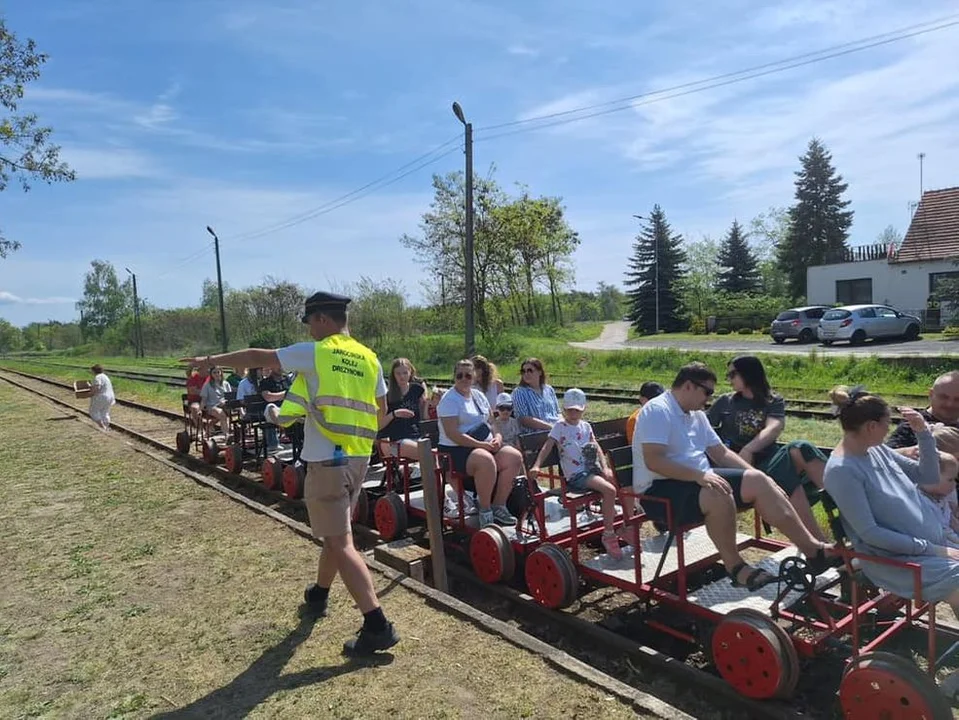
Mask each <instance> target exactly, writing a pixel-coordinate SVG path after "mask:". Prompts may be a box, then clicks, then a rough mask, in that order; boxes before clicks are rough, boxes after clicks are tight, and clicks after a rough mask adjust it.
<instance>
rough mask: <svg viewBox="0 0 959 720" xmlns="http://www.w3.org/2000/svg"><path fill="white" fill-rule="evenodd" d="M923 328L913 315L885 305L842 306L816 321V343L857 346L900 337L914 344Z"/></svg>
mask: <svg viewBox="0 0 959 720" xmlns="http://www.w3.org/2000/svg"><path fill="white" fill-rule="evenodd" d="M921 327H922V324H921V322H920V320H919V318H917V317H916V316H915V315H908V314H906V313H903V312H899V311H898V310H895V309H893V308H891V307H889V306H887V305H845V306H843V307H838V308H833V309H831V310H829V311H828V312H827V313H826V314H825V315H823V316H822V320H820V321H819V333H818V334H819V339H820V340H821V341H822V344H823V345H832V344H833V343H834V342H835V341H836V340H848V341H849V342H850V343H851V344H852V345H859V344H860V343H863V342H865V341H866V340H867V339H870V338H890V337H901V338H904V339H906V340H915V339H916V338H917V337H919V330H920V328H921Z"/></svg>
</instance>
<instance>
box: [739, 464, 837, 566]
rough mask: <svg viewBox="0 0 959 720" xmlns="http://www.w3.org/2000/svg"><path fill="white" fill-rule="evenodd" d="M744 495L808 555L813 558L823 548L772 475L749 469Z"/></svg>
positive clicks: (760, 512) (744, 478) (745, 479)
mask: <svg viewBox="0 0 959 720" xmlns="http://www.w3.org/2000/svg"><path fill="white" fill-rule="evenodd" d="M740 494H741V495H742V499H743V502H745V503H747V504H749V505H755V507H756V509H757V510H758V511H759V514H760V515H762V516H763V517H764V518H765V519H766V521H767V522H769V524H770V525H772V526H773V527H775V528H778V529H779V530H780V531H781V532H782V533H783V534H784V535H785V536H786V537H788V538H789V539H790V540H792V541H793V542H794V543H796V547H798V548H799V550H800V551H801V552H802V553H803V554H804V555H806V556H813V555H815V554H816V553H817V552H818V551H819V550H820V549H822V547H823V542H822V541H821V540H818V539H816V537H815V536H814V535H813V534H812V533H811V532H809V529H808V528H807V527H806V526H805V525H804V524H803V523H802V520H800V518H799V515H797V514H796V511H795V510H794V509H793V506H792V504H791V503H790V501H789V498H787V497H786V493H784V492H783V491H782V489H781V488H780V487H779V486H778V485H776V483H774V482H773V481H772V479H771V478H770V477H769V476H768V475H766V474H764V473H761V472H759V471H758V470H747V471H746V473H745V474H744V475H743V482H742V485H741V488H740ZM807 504H808V503H807Z"/></svg>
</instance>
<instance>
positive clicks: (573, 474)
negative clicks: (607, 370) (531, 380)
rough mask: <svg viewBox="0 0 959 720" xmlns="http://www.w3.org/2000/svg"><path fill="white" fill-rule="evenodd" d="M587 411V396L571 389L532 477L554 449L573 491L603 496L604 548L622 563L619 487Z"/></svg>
mask: <svg viewBox="0 0 959 720" xmlns="http://www.w3.org/2000/svg"><path fill="white" fill-rule="evenodd" d="M585 409H586V393H584V392H583V391H582V390H580V389H579V388H570V389H569V390H567V391H566V394H565V395H564V396H563V419H562V420H559V421H558V422H557V423H556V424H555V425H553V428H552V430H550V431H549V437H548V438H547V440H546V442H545V443H544V444H543V447H542V449H541V450H540V451H539V456H537V458H536V462H535V463H534V464H533V467H531V468H530V470H529V474H530V476H532V477H534V478H535V477H536V476H537V475H539V473H540V464H541V463H542V462H543V461H544V460H545V459H546V458H547V456H548V455H549V453H550V452H551V451H552V449H553V447H554V446H555V447H556V448H557V449H558V451H559V463H560V466H561V467H562V470H563V477H564V478H566V487H567V488H569V489H570V490H574V491H578V492H585V491H588V490H592V491H594V492H598V493H599V494H600V495H601V496H602V499H603V500H602V508H603V527H604V532H603V547H605V548H606V551H607V552H608V553H609V554H610V556H611V557H612V558H613V559H615V560H619V559H621V558H622V557H623V550H622V548H620V546H619V538H618V537H617V536H616V533H615V532H614V530H613V525H614V522H615V520H616V484H615V483H614V481H613V471H612V470H611V469H610V468H609V467H608V466H607V465H606V457H605V456H604V454H603V451H602V450H601V449H600V447H599V444H598V443H597V442H596V436H595V435H594V434H593V428H592V426H591V425H590V424H589V423H588V422H586V421H585V420H583V410H585Z"/></svg>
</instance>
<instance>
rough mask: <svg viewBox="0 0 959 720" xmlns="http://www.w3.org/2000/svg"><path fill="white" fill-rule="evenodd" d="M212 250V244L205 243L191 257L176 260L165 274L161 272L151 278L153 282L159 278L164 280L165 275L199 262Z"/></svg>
mask: <svg viewBox="0 0 959 720" xmlns="http://www.w3.org/2000/svg"><path fill="white" fill-rule="evenodd" d="M212 249H213V243H212V242H209V243H207V244H206V245H204V246H203V248H202V249H200V250H197V251H196V252H195V253H193V254H192V255H187V256H186V257H184V258H180V259H179V260H176V261H175V263H176V264H175V265H173V267H171V268H170V269H169V270H167V271H166V272H163V273H161V274H159V275H157V276H156V277H154V278H153V280H159V279H161V278H165V277H166V276H167V275H172V274H173V273H174V272H176V271H177V270H179V269H180V268H182V267H185V266H187V265H189V264H190V263H192V262H195V261H196V260H199V259H200V258H201V257H203V256H204V255H207V254H209V253H210V251H211V250H212Z"/></svg>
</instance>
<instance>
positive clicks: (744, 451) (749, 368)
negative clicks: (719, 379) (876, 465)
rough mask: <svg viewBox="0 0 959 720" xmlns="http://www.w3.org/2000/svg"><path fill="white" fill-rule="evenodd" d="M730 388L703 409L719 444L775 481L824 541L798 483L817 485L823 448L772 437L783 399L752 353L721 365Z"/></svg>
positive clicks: (782, 421)
mask: <svg viewBox="0 0 959 720" xmlns="http://www.w3.org/2000/svg"><path fill="white" fill-rule="evenodd" d="M726 379H727V380H728V381H729V384H730V385H732V387H733V391H734V392H731V393H726V394H725V395H720V396H719V397H718V398H716V399H715V400H714V401H713V404H712V406H710V408H709V411H708V412H707V413H706V415H707V417H708V418H709V424H710V425H712V426H713V429H714V430H715V431H716V433H717V434H718V435H719V437H720V439H722V441H723V443H724V444H725V445H726V447H728V448H729V449H730V450H732V451H733V452H734V453H736V454H737V455H739V457H741V458H742V459H743V460H745V461H746V462H747V463H749V464H750V465H752V466H753V467H754V468H756V469H757V470H760V471H761V472H764V473H766V474H767V475H768V476H769V477H771V478H772V479H773V480H775V481H776V484H777V485H778V486H779V487H781V488H782V489H783V490H784V491H785V493H786V495H788V496H789V502H791V503H792V506H793V507H794V508H795V510H796V514H798V515H799V517H800V518H801V519H802V521H803V525H805V526H806V527H807V528H808V529H809V532H811V533H812V534H813V535H815V536H816V537H817V538H819V539H820V540H825V539H826V537H825V535H824V534H823V531H822V528H821V527H819V523H818V522H816V517H815V516H814V515H813V512H812V508H811V507H810V506H809V499H808V498H807V496H806V490H805V487H804V485H805V484H806V483H807V482H808V483H812V484H813V485H814V486H815V487H817V488H820V489H821V488H822V476H823V471H824V470H825V467H826V456H825V455H824V454H823V451H822V450H820V449H819V448H818V447H816V446H815V445H813V444H812V443H811V442H808V441H807V440H793V441H791V442H787V443H783V445H782V446H781V447H779V448H777V447H776V441H777V440H779V436H780V435H782V432H783V430H785V428H786V402H785V400H783V398H782V396H781V395H778V394H777V393H774V392H773V391H772V389H771V388H770V387H769V380H767V379H766V369H765V368H764V367H763V364H762V361H761V360H760V359H759V358H757V357H755V356H753V355H740V356H739V357H737V358H734V359H733V361H732V362H730V363H729V366H728V367H727V370H726Z"/></svg>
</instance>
